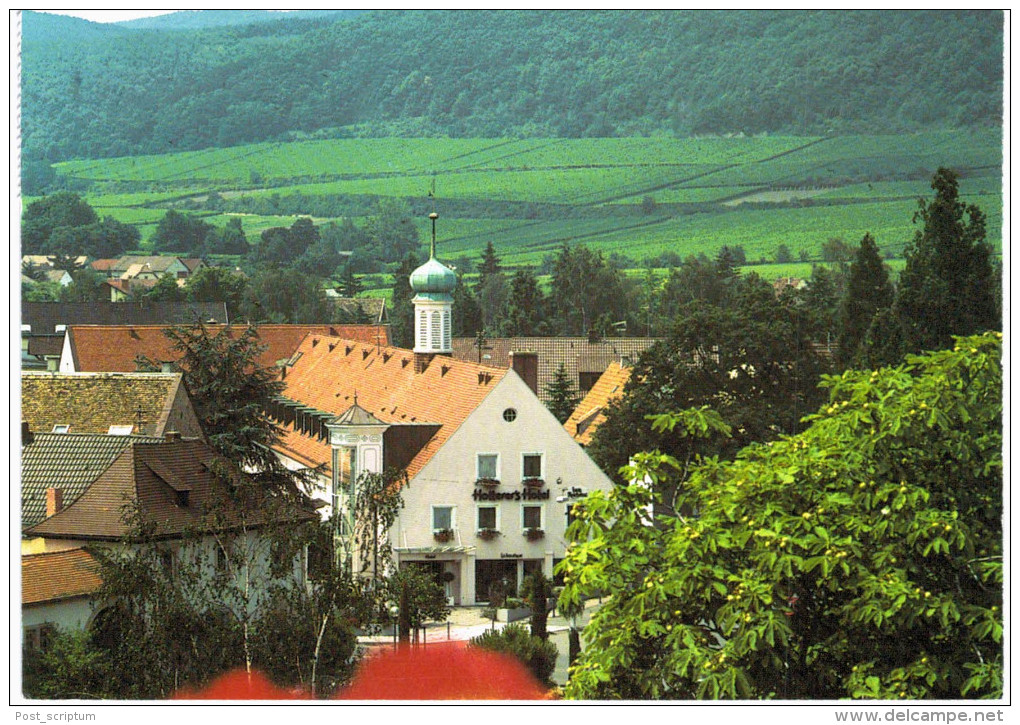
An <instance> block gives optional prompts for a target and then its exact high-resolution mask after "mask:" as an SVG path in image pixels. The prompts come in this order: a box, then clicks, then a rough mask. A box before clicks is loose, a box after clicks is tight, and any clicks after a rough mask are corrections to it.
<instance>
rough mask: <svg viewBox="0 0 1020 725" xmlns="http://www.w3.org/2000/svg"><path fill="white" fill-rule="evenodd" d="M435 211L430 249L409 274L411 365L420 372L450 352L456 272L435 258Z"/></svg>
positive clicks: (451, 347) (451, 348) (437, 216)
mask: <svg viewBox="0 0 1020 725" xmlns="http://www.w3.org/2000/svg"><path fill="white" fill-rule="evenodd" d="M438 218H439V215H438V214H436V213H435V212H432V213H431V214H429V219H431V220H432V248H431V251H430V253H429V259H428V261H427V262H425V264H423V265H422V266H420V267H418V269H416V270H414V272H412V273H411V279H410V283H411V289H412V290H413V291H414V293H415V295H414V299H412V300H411V302H412V303H413V304H414V367H415V370H416V371H417V372H421V371H423V370H425V368H427V367H428V365H429V363H430V362H431V361H432V358H434V357H435V356H436V355H446V356H450V355H452V354H453V334H452V330H453V290H454V289H455V288H456V287H457V275H456V274H455V273H454V271H453V270H452V269H450V268H449V267H447V266H446V265H444V264H442V263H441V262H440V261H439V260H437V259H436V219H438Z"/></svg>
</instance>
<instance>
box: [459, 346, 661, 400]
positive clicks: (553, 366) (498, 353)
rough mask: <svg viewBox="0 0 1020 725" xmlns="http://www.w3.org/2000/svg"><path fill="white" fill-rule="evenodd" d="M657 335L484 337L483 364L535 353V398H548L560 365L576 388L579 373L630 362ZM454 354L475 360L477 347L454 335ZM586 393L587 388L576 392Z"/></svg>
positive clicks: (505, 365) (598, 371) (504, 364)
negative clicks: (596, 338) (536, 383)
mask: <svg viewBox="0 0 1020 725" xmlns="http://www.w3.org/2000/svg"><path fill="white" fill-rule="evenodd" d="M656 341H657V338H653V337H607V338H604V339H602V340H599V341H598V342H590V341H589V340H588V338H587V337H495V338H487V339H486V340H485V345H486V349H484V350H482V364H483V365H492V366H494V367H501V368H508V367H510V353H511V352H533V353H536V354H537V355H538V397H539V399H540V400H541V401H542V402H543V403H547V402H548V401H549V396H548V394H547V393H546V387H547V386H548V385H549V384H550V383H551V382H552V381H553V377H554V376H555V375H556V370H557V369H558V368H559V366H560V364H561V363H562V364H563V367H564V368H565V369H566V372H567V375H568V377H569V379H570V380H571V382H573V384H574V386H575V388H576V387H577V386H578V384H579V379H580V374H581V373H593V374H598V375H601V374H602V373H603V372H605V370H606V368H608V367H609V365H610V363H614V362H615V363H618V364H621V365H629V364H632V363H634V362H636V361H637V359H638V357H639V356H640V355H641V353H642V352H644V351H645V350H646V349H647V348H649V347H651V345H652V344H653V343H655V342H656ZM453 356H454V357H455V358H457V359H458V360H470V361H473V362H477V361H478V347H477V346H476V340H475V338H473V337H455V338H454V339H453ZM578 392H587V391H578Z"/></svg>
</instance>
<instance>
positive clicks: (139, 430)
mask: <svg viewBox="0 0 1020 725" xmlns="http://www.w3.org/2000/svg"><path fill="white" fill-rule="evenodd" d="M181 377H182V376H181V373H43V372H24V371H23V372H22V374H21V420H22V422H23V423H28V426H29V428H30V429H31V430H32V431H38V432H40V433H49V432H50V431H52V430H53V426H55V425H68V426H70V428H69V429H68V432H69V433H102V434H105V433H108V432H109V430H110V426H112V425H119V426H124V425H130V426H133V429H132V430H131V431H130V432H131V433H136V434H142V435H154V436H158V435H162V434H163V433H164V429H165V427H166V422H167V418H168V416H169V414H170V411H171V408H172V407H173V403H174V399H175V398H176V397H177V394H178V391H179V390H180V388H181V385H182V380H181Z"/></svg>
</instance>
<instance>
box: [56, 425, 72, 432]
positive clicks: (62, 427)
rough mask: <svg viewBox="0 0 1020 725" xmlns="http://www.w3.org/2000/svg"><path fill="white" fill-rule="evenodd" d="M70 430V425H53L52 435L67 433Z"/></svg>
mask: <svg viewBox="0 0 1020 725" xmlns="http://www.w3.org/2000/svg"><path fill="white" fill-rule="evenodd" d="M70 430H71V426H70V425H55V426H53V432H54V433H67V432H68V431H70Z"/></svg>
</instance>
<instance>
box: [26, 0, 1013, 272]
mask: <svg viewBox="0 0 1020 725" xmlns="http://www.w3.org/2000/svg"><path fill="white" fill-rule="evenodd" d="M47 19H48V18H47V16H42V15H37V14H26V16H25V27H26V38H27V42H25V44H24V46H23V55H22V62H23V76H22V79H23V114H22V120H23V125H24V134H23V138H24V139H25V147H26V154H27V157H28V160H29V161H30V162H32V163H30V164H29V165H28V167H27V170H29V171H31V172H32V173H31V174H28V175H26V181H32V182H33V183H37V184H40V183H42V184H44V183H46V182H47V177H46V176H45V174H40V173H39V172H38V163H36V162H37V161H38V160H40V159H46V160H49V161H55V160H64V159H68V158H72V157H74V156H79V157H95V156H114V155H133V154H141V153H164V152H167V151H171V150H185V149H201V148H209V147H211V146H231V145H238V144H241V143H246V142H251V141H264V140H272V139H276V138H280V137H282V136H284V135H285V134H287V133H293V132H302V133H308V132H314V131H316V130H319V129H336V128H338V127H347V126H356V125H359V124H363V125H365V126H368V127H374V128H375V129H378V130H379V131H382V132H385V133H386V134H387V135H393V134H394V133H398V134H399V133H403V134H409V135H428V134H435V133H441V134H445V135H451V136H492V137H497V136H508V135H529V136H573V137H576V136H608V135H620V136H622V135H641V134H648V133H678V134H682V135H686V134H689V133H692V132H694V133H727V132H739V131H742V132H745V133H759V132H787V133H789V132H798V133H804V134H815V133H829V132H832V131H836V132H839V131H848V130H865V129H866V130H867V131H868V132H897V131H903V130H916V129H919V128H933V127H953V126H965V125H973V124H998V123H1001V104H1002V38H1003V35H1002V28H1003V18H1002V13H1001V12H948V11H933V12H883V13H869V12H840V13H834V12H768V13H764V12H737V11H725V12H721V13H717V12H708V11H698V12H684V11H647V10H640V11H619V12H604V13H595V14H592V13H590V12H587V11H577V12H566V11H563V12H542V11H504V12H484V13H482V12H476V13H459V12H427V11H426V12H422V11H406V12H402V11H385V12H378V13H366V14H363V15H359V16H357V17H355V18H353V19H350V20H343V21H341V22H335V21H334V19H330V18H324V19H321V20H317V21H291V22H285V21H280V22H276V23H265V24H258V25H250V26H246V27H230V28H219V29H209V30H177V31H174V32H160V31H155V30H127V29H125V28H121V27H110V28H105V27H104V28H99V29H97V28H96V27H95V26H94V25H93V26H89V24H86V23H81V24H80V25H81V26H83V27H81V28H79V32H77V33H75V32H65V33H63V34H61V35H60V36H59V37H54V38H53V39H52V41H49V40H47V39H46V38H45V37H40V35H42V34H41V33H35V32H33V30H34V27H35V26H36V25H41V24H42V21H44V20H47ZM103 30H105V31H107V32H105V33H104V32H101V31H103ZM341 49H343V50H341ZM720 89H724V90H723V91H720ZM152 109H159V113H156V114H153V112H152ZM362 128H364V126H362ZM399 256H400V255H399V254H398V255H397V256H396V258H397V259H399Z"/></svg>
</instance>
